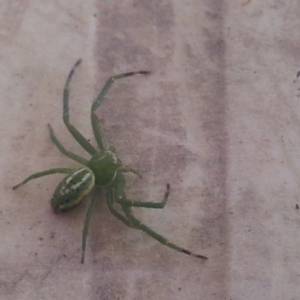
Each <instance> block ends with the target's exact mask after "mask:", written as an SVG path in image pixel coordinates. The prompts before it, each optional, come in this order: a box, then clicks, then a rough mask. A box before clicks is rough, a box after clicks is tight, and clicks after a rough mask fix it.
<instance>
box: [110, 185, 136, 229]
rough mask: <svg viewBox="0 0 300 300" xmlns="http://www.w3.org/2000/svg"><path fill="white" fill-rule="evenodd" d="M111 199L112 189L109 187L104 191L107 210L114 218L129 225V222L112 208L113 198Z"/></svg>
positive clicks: (112, 196)
mask: <svg viewBox="0 0 300 300" xmlns="http://www.w3.org/2000/svg"><path fill="white" fill-rule="evenodd" d="M113 199H114V195H113V190H112V189H109V190H108V191H107V193H106V203H107V206H108V209H109V211H110V212H111V213H112V214H113V215H114V216H115V217H116V218H118V219H119V220H120V221H121V222H123V223H124V224H125V225H127V226H128V227H131V223H130V222H129V221H128V220H127V219H126V218H125V217H124V216H122V215H121V214H120V213H119V212H118V211H117V210H116V209H115V208H114V200H113Z"/></svg>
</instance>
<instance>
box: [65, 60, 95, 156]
mask: <svg viewBox="0 0 300 300" xmlns="http://www.w3.org/2000/svg"><path fill="white" fill-rule="evenodd" d="M80 63H81V59H79V60H78V61H77V62H76V63H75V65H74V67H73V68H72V70H71V71H70V73H69V75H68V78H67V81H66V84H65V87H64V95H63V120H64V123H65V125H66V127H67V128H68V130H69V132H70V133H71V134H72V136H73V137H74V138H75V140H76V141H77V142H78V143H79V144H80V145H81V146H82V148H84V149H85V150H86V151H87V152H88V153H90V154H91V155H94V154H96V153H97V150H96V149H95V148H94V147H93V146H92V145H91V144H90V142H89V141H88V140H87V139H86V138H85V137H84V136H83V135H82V134H81V133H80V132H79V131H78V130H77V129H76V128H75V127H74V126H73V125H72V124H71V123H70V116H69V93H70V91H69V86H70V82H71V79H72V77H73V74H74V72H75V69H76V67H77V66H79V65H80Z"/></svg>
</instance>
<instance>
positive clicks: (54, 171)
mask: <svg viewBox="0 0 300 300" xmlns="http://www.w3.org/2000/svg"><path fill="white" fill-rule="evenodd" d="M72 171H74V169H69V168H53V169H49V170H46V171H42V172H38V173H34V174H32V175H30V176H29V177H27V178H25V179H24V180H23V181H22V182H20V183H19V184H17V185H15V186H14V187H13V188H12V189H13V190H16V189H18V188H19V187H20V186H22V185H24V184H25V183H27V182H28V181H30V180H32V179H36V178H39V177H43V176H47V175H51V174H58V173H59V174H69V173H70V172H72Z"/></svg>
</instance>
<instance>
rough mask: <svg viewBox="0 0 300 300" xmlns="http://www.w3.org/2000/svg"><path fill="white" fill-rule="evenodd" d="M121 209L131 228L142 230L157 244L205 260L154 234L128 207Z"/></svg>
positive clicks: (204, 257)
mask: <svg viewBox="0 0 300 300" xmlns="http://www.w3.org/2000/svg"><path fill="white" fill-rule="evenodd" d="M122 209H123V211H124V214H125V215H126V216H127V218H128V220H129V221H130V223H131V224H132V226H133V227H134V228H136V229H139V230H142V231H144V232H145V233H147V234H148V235H149V236H151V237H152V238H153V239H155V240H157V241H158V242H159V243H161V244H163V245H165V246H167V247H169V248H171V249H174V250H176V251H179V252H182V253H185V254H187V255H190V256H193V257H197V258H201V259H207V257H206V256H204V255H201V254H196V253H193V252H191V251H189V250H187V249H184V248H182V247H179V246H177V245H176V244H173V243H171V242H169V240H168V239H166V238H165V237H163V236H162V235H160V234H158V233H157V232H155V231H154V230H152V229H151V228H149V227H148V226H146V225H145V224H143V223H142V222H141V221H139V220H138V219H136V218H135V217H134V216H133V214H132V211H131V208H130V207H127V206H124V205H122Z"/></svg>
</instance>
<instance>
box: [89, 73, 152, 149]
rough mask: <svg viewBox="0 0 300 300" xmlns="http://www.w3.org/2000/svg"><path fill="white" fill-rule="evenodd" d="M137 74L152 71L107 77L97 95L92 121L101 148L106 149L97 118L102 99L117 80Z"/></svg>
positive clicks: (92, 111)
mask: <svg viewBox="0 0 300 300" xmlns="http://www.w3.org/2000/svg"><path fill="white" fill-rule="evenodd" d="M137 74H142V75H147V74H150V72H149V71H137V72H129V73H123V74H119V75H115V76H112V77H109V78H108V79H107V81H106V83H105V84H104V86H103V88H102V90H101V91H100V93H99V95H98V96H97V98H96V99H95V101H94V102H93V104H92V109H91V122H92V127H93V131H94V135H95V138H96V141H97V144H98V146H99V148H100V150H104V149H105V148H106V147H105V141H104V138H103V134H102V131H101V127H100V124H99V121H98V120H97V117H96V114H95V111H96V109H97V108H98V107H99V106H100V104H101V103H102V101H103V100H104V96H105V95H106V93H107V92H108V90H109V89H110V87H111V86H112V84H113V83H114V82H115V80H117V79H121V78H124V77H129V76H133V75H137Z"/></svg>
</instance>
